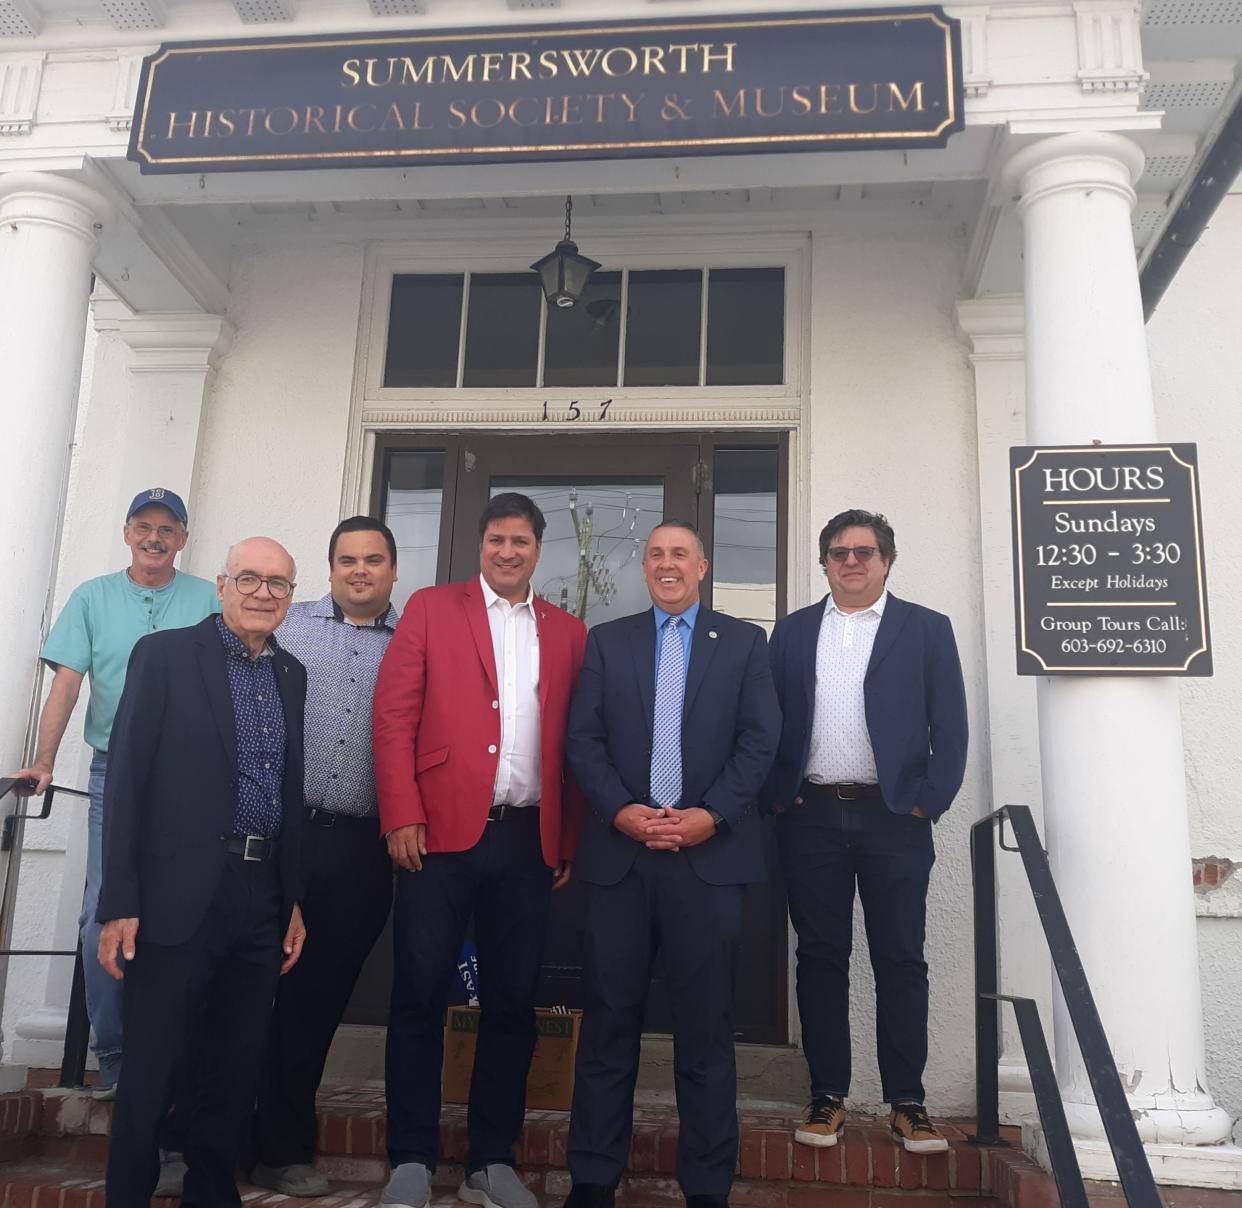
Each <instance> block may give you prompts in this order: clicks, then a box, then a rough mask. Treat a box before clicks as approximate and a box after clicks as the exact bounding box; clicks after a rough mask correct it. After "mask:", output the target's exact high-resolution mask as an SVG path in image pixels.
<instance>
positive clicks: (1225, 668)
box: [1147, 186, 1242, 1135]
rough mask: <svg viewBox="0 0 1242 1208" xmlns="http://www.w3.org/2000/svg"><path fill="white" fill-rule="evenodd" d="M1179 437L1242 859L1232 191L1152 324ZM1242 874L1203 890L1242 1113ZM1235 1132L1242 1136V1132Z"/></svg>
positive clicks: (1189, 700)
mask: <svg viewBox="0 0 1242 1208" xmlns="http://www.w3.org/2000/svg"><path fill="white" fill-rule="evenodd" d="M1147 332H1148V342H1149V346H1150V349H1151V364H1152V379H1153V384H1154V387H1155V395H1156V405H1157V410H1158V414H1159V420H1160V434H1161V436H1162V437H1163V438H1165V439H1167V440H1179V441H1182V440H1186V441H1195V442H1197V444H1198V446H1199V467H1200V476H1201V490H1202V499H1203V528H1204V542H1205V550H1206V558H1207V574H1208V592H1209V606H1210V609H1211V625H1212V645H1213V658H1214V666H1215V674H1214V675H1213V676H1212V677H1211V678H1210V679H1188V680H1184V681H1183V682H1182V719H1183V728H1184V733H1185V740H1186V782H1187V796H1188V802H1189V808H1190V833H1191V853H1192V855H1193V856H1194V857H1195V858H1196V859H1205V858H1209V857H1214V858H1217V859H1221V860H1229V861H1232V862H1233V863H1235V864H1237V863H1242V789H1240V788H1239V783H1240V779H1242V777H1240V773H1242V760H1240V759H1239V754H1238V752H1239V738H1240V737H1242V605H1240V604H1239V601H1240V600H1242V543H1239V541H1238V537H1237V525H1238V521H1239V519H1240V518H1242V476H1239V474H1238V458H1239V455H1240V454H1242V340H1239V332H1242V191H1238V187H1237V186H1235V192H1233V193H1231V194H1230V195H1229V196H1228V197H1227V198H1226V199H1225V201H1224V203H1223V204H1222V205H1221V207H1220V209H1219V210H1218V211H1217V212H1216V214H1215V216H1214V217H1213V219H1212V221H1211V223H1210V224H1209V226H1208V229H1207V230H1206V232H1205V233H1204V235H1203V237H1202V239H1201V240H1200V242H1199V244H1198V245H1197V246H1196V247H1195V248H1194V250H1193V251H1192V252H1191V253H1190V256H1189V257H1188V258H1187V260H1186V262H1185V264H1184V265H1183V266H1182V268H1181V270H1180V272H1179V273H1178V275H1177V276H1176V278H1174V280H1173V283H1172V285H1171V286H1170V287H1169V290H1168V292H1167V294H1166V295H1165V297H1164V299H1163V300H1162V301H1161V303H1160V305H1159V307H1158V308H1157V310H1156V312H1155V314H1154V315H1153V316H1152V319H1151V322H1150V323H1149V324H1148V328H1147ZM1240 878H1242V874H1239V873H1234V874H1233V876H1232V877H1230V878H1229V879H1228V880H1227V881H1226V882H1225V883H1224V884H1223V885H1222V886H1221V887H1219V888H1217V889H1215V890H1212V891H1204V892H1202V893H1201V895H1200V897H1201V901H1200V912H1201V914H1202V913H1205V912H1207V911H1212V912H1217V911H1220V912H1223V915H1224V917H1214V918H1207V917H1203V918H1201V919H1200V921H1199V952H1200V973H1201V981H1202V986H1203V1009H1204V1023H1205V1029H1206V1041H1207V1050H1208V1077H1209V1078H1210V1079H1211V1089H1212V1091H1213V1093H1214V1095H1215V1096H1216V1100H1217V1102H1218V1103H1220V1104H1221V1106H1222V1107H1225V1108H1226V1109H1227V1110H1228V1111H1229V1112H1231V1113H1232V1114H1233V1115H1234V1116H1242V887H1240V886H1239V884H1238V882H1239V879H1240ZM1235 1135H1237V1134H1236V1133H1235Z"/></svg>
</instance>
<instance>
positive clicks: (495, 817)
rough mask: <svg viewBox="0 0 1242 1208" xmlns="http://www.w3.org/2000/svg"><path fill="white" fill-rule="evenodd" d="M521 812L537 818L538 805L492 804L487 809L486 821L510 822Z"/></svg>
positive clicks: (519, 815)
mask: <svg viewBox="0 0 1242 1208" xmlns="http://www.w3.org/2000/svg"><path fill="white" fill-rule="evenodd" d="M523 814H528V815H529V816H530V817H532V818H537V817H538V816H539V807H538V806H537V805H493V806H492V808H491V809H490V810H488V811H487V820H488V822H512V821H513V819H514V818H520V817H521V816H522V815H523Z"/></svg>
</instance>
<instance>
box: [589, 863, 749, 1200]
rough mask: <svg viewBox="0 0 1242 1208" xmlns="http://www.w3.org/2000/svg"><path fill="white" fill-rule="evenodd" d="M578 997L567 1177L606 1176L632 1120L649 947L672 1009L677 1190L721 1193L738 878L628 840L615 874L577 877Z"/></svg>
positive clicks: (608, 1182) (730, 1166)
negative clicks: (581, 884)
mask: <svg viewBox="0 0 1242 1208" xmlns="http://www.w3.org/2000/svg"><path fill="white" fill-rule="evenodd" d="M587 902H588V907H587V920H586V924H587V925H586V981H585V990H586V1004H585V1011H584V1013H583V1017H582V1036H581V1040H580V1043H579V1046H578V1062H577V1067H576V1074H575V1083H574V1102H573V1114H572V1115H571V1117H570V1121H569V1170H570V1174H571V1175H572V1176H573V1181H574V1182H575V1183H595V1184H600V1185H602V1186H605V1187H615V1186H616V1185H617V1183H618V1182H619V1181H620V1179H621V1175H622V1173H623V1172H624V1170H625V1165H626V1161H627V1160H628V1158H629V1152H630V1136H631V1133H632V1132H633V1126H634V1084H635V1081H636V1080H637V1078H638V1060H639V1044H640V1042H641V1040H642V1031H643V1004H644V1002H645V1001H646V998H647V991H648V989H649V987H650V983H651V972H652V966H653V964H654V962H655V958H656V955H657V953H658V954H659V955H660V958H661V961H662V965H663V970H664V974H665V984H666V986H667V989H668V996H669V1001H670V1005H671V1007H672V1013H673V1079H674V1086H675V1088H676V1092H677V1114H678V1118H679V1121H680V1134H679V1138H678V1142H677V1178H678V1181H679V1182H680V1184H681V1188H682V1191H683V1192H684V1193H685V1194H686V1195H688V1196H689V1195H710V1196H728V1194H729V1189H730V1188H731V1187H732V1185H733V1172H734V1169H735V1167H736V1165H737V1151H738V1125H737V1070H736V1063H735V1058H734V1050H733V1025H732V1016H731V1013H732V1004H733V976H734V967H735V965H736V960H737V948H738V941H739V938H740V936H741V929H742V886H741V885H709V884H707V882H705V881H703V880H701V879H700V878H699V876H698V874H697V873H696V872H695V871H694V868H693V867H692V866H691V863H690V861H689V859H688V858H687V857H686V855H685V853H683V852H671V851H649V850H647V849H646V848H640V849H639V852H638V855H637V857H636V858H635V861H634V866H633V867H632V868H631V869H630V871H629V872H628V873H627V874H626V875H625V876H624V877H623V878H622V879H621V880H620V881H619V882H618V883H617V884H615V885H591V886H589V887H588V897H587Z"/></svg>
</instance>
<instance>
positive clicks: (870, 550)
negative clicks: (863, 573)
mask: <svg viewBox="0 0 1242 1208" xmlns="http://www.w3.org/2000/svg"><path fill="white" fill-rule="evenodd" d="M879 552H880V551H879V550H877V549H876V547H875V546H874V545H834V546H832V548H831V549H829V551H828V557H830V558H831V559H832V560H833V561H834V562H844V561H845V560H846V558H848V557H849V556H850V554H853V555H854V557H855V558H856V559H857V560H858V561H859V562H870V561H871V559H872V558H874V557H875V556H876V554H878V553H879Z"/></svg>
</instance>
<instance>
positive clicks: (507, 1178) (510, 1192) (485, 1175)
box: [457, 1163, 538, 1208]
mask: <svg viewBox="0 0 1242 1208" xmlns="http://www.w3.org/2000/svg"><path fill="white" fill-rule="evenodd" d="M457 1198H458V1199H459V1200H465V1201H466V1203H467V1204H482V1205H483V1208H537V1205H538V1201H537V1200H536V1199H535V1197H534V1195H533V1194H532V1192H531V1189H530V1188H529V1187H527V1186H526V1184H525V1183H523V1182H522V1180H521V1179H520V1178H519V1177H518V1172H517V1171H516V1170H514V1169H513V1167H512V1166H504V1165H502V1164H500V1163H496V1164H494V1165H492V1166H485V1167H484V1168H483V1169H482V1170H476V1171H475V1172H474V1174H472V1175H467V1176H466V1181H465V1182H464V1183H462V1185H461V1186H460V1187H459V1188H458V1189H457Z"/></svg>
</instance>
